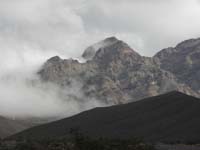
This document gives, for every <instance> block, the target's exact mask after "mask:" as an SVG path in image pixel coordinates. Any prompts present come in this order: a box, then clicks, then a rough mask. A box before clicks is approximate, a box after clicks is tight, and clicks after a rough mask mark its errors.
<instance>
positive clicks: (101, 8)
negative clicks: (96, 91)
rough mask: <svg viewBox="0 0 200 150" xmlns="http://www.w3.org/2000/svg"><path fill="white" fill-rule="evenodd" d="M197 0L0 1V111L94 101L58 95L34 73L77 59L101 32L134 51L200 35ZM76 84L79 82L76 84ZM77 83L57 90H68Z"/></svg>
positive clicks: (65, 110)
mask: <svg viewBox="0 0 200 150" xmlns="http://www.w3.org/2000/svg"><path fill="white" fill-rule="evenodd" d="M199 17H200V3H199V1H198V0H190V1H188V0H173V1H172V0H170V1H164V0H148V1H146V0H100V1H93V0H0V54H1V55H0V115H8V116H25V115H27V116H31V115H33V116H52V115H54V116H55V115H71V114H74V113H77V112H80V111H82V110H85V109H88V108H92V107H95V106H102V105H103V104H99V103H97V101H96V100H89V101H86V102H84V103H79V101H73V100H70V98H69V97H68V101H67V100H66V99H65V102H64V103H63V97H61V96H60V92H61V91H62V90H61V89H59V87H56V86H55V85H51V84H49V83H40V82H39V79H38V76H37V74H36V72H37V71H38V70H39V68H40V67H41V65H42V64H43V63H44V62H45V61H46V60H47V59H48V58H49V57H52V56H55V55H59V56H61V57H63V58H69V57H73V58H77V59H80V56H81V54H82V52H83V50H84V49H85V48H86V47H87V46H89V45H91V44H93V43H96V42H97V41H99V40H102V39H104V38H105V37H107V36H117V37H118V38H119V39H122V40H124V41H126V42H127V43H129V44H130V45H131V47H133V48H134V49H135V50H136V51H137V52H139V53H141V54H142V55H145V56H152V55H154V54H155V53H156V52H157V51H158V50H160V49H162V48H165V47H169V46H174V45H176V43H178V42H180V41H182V40H185V39H188V38H195V37H198V36H200V33H199V32H198V30H199V26H200V21H198V18H199ZM79 84H81V83H79ZM80 86H81V85H77V83H76V84H75V85H74V86H73V87H71V88H70V89H69V88H68V89H65V92H66V91H67V92H66V93H65V92H64V91H62V94H64V95H65V94H67V95H70V93H71V92H72V91H74V89H76V90H78V92H77V93H80V97H83V96H84V95H83V94H82V92H81V90H80Z"/></svg>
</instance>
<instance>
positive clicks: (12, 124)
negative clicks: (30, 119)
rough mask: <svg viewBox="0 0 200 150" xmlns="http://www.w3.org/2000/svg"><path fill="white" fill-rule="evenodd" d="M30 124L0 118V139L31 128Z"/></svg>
mask: <svg viewBox="0 0 200 150" xmlns="http://www.w3.org/2000/svg"><path fill="white" fill-rule="evenodd" d="M31 126H32V124H31V123H26V122H25V121H19V120H11V119H8V118H5V117H1V116H0V138H4V137H7V136H10V135H12V134H15V133H17V132H20V131H22V130H25V129H27V128H29V127H31Z"/></svg>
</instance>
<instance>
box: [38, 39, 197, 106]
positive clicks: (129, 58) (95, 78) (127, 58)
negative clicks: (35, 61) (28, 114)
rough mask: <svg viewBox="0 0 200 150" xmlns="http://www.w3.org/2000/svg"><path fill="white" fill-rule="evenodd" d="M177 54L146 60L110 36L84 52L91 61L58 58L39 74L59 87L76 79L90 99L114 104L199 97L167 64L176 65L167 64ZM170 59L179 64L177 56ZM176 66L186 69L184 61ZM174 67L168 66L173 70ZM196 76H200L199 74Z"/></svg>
mask: <svg viewBox="0 0 200 150" xmlns="http://www.w3.org/2000/svg"><path fill="white" fill-rule="evenodd" d="M194 43H195V42H194ZM178 47H184V46H181V45H179V46H178ZM189 47H191V46H189ZM185 49H186V48H185ZM187 49H189V48H187ZM174 51H177V50H173V48H169V49H167V50H163V52H161V53H158V54H157V55H156V56H155V57H154V58H148V57H143V56H141V55H139V54H138V53H137V52H135V51H134V50H133V49H132V48H130V47H129V46H128V45H127V44H126V43H124V42H123V41H120V40H118V39H117V38H115V37H110V38H107V39H105V40H103V41H100V42H99V43H96V44H94V45H92V46H90V47H89V48H87V49H86V50H85V51H84V53H83V55H82V56H83V57H84V58H85V59H86V60H87V61H86V62H85V63H79V62H78V61H77V60H73V59H61V58H60V57H58V56H55V57H52V58H50V59H49V60H48V61H47V62H46V63H45V64H44V65H43V67H42V69H41V70H40V71H39V75H40V76H41V78H42V79H43V80H44V81H50V82H53V83H56V84H58V85H59V86H69V85H70V84H71V82H73V81H74V80H75V81H78V82H80V83H81V85H82V87H81V88H82V91H83V92H84V95H85V97H86V98H95V99H98V100H100V101H103V102H105V103H107V104H111V105H112V104H120V103H127V102H130V101H136V100H139V99H142V98H145V97H149V96H155V95H158V94H162V93H165V92H168V91H173V90H178V91H181V92H184V93H187V94H190V95H194V96H199V95H200V94H199V95H198V92H197V90H194V87H193V86H191V84H188V82H183V81H182V80H183V79H184V77H183V79H182V80H181V79H180V77H179V75H178V74H177V73H175V72H174V71H173V70H174V69H173V70H171V69H167V65H168V64H170V62H172V63H173V61H171V60H169V61H167V59H168V56H169V55H173V53H174ZM180 51H181V50H180ZM186 51H189V50H186ZM184 54H185V53H184ZM176 55H178V54H176ZM185 56H187V57H189V58H188V60H191V59H192V62H193V63H194V61H193V60H194V59H195V66H196V67H195V68H198V67H199V66H198V65H197V64H198V63H200V62H199V60H198V59H197V57H198V56H196V55H193V54H192V53H191V55H190V56H188V55H187V54H185ZM199 56H200V55H199ZM180 57H181V56H180ZM170 59H172V60H175V61H177V60H176V59H175V57H174V58H172V57H171V58H170ZM176 63H180V64H179V67H183V66H184V65H181V63H182V60H180V62H176ZM190 63H191V62H190ZM196 63H197V64H196ZM165 64H166V67H164V66H165ZM171 66H172V67H173V66H174V65H173V64H172V65H171ZM171 66H169V65H168V67H169V68H170V67H171ZM173 68H174V67H173ZM178 69H181V68H178ZM183 71H184V69H183ZM193 71H195V70H193ZM177 72H178V73H179V71H177ZM195 73H197V74H198V71H196V72H195ZM180 75H181V74H180ZM188 80H189V79H188ZM193 80H194V81H193V82H194V83H195V81H197V80H196V78H195V77H193Z"/></svg>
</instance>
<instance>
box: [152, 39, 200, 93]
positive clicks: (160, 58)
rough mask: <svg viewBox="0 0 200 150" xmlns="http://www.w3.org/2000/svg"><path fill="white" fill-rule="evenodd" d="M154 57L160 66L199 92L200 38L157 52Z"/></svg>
mask: <svg viewBox="0 0 200 150" xmlns="http://www.w3.org/2000/svg"><path fill="white" fill-rule="evenodd" d="M154 59H155V60H156V61H157V63H158V65H159V66H160V68H162V69H164V70H166V71H169V72H171V73H173V74H174V75H175V76H176V77H177V79H178V80H179V81H180V82H182V83H184V84H186V85H188V86H189V87H191V88H192V90H194V91H195V92H196V93H198V95H199V94H200V84H199V83H200V39H190V40H186V41H183V42H181V43H179V44H178V45H177V46H176V47H170V48H167V49H163V50H161V51H160V52H158V53H157V54H156V55H155V56H154Z"/></svg>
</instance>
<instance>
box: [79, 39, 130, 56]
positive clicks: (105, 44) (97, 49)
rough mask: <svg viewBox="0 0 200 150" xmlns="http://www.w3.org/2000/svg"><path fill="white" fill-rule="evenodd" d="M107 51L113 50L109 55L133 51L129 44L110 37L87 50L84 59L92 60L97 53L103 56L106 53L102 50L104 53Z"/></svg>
mask: <svg viewBox="0 0 200 150" xmlns="http://www.w3.org/2000/svg"><path fill="white" fill-rule="evenodd" d="M105 49H109V50H111V52H109V53H113V52H114V51H115V52H114V53H116V52H120V51H123V50H124V52H128V51H129V50H131V48H130V47H129V46H128V44H126V43H124V42H123V41H120V40H118V39H117V38H116V37H108V38H106V39H104V40H102V41H100V42H98V43H95V44H94V45H92V46H89V47H88V48H87V49H85V51H84V53H83V54H82V57H83V58H85V59H86V60H92V59H93V58H94V57H95V56H96V54H97V53H98V55H99V54H100V53H101V54H103V53H104V52H102V50H103V51H104V50H105ZM132 51H133V50H132ZM129 52H131V51H129Z"/></svg>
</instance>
